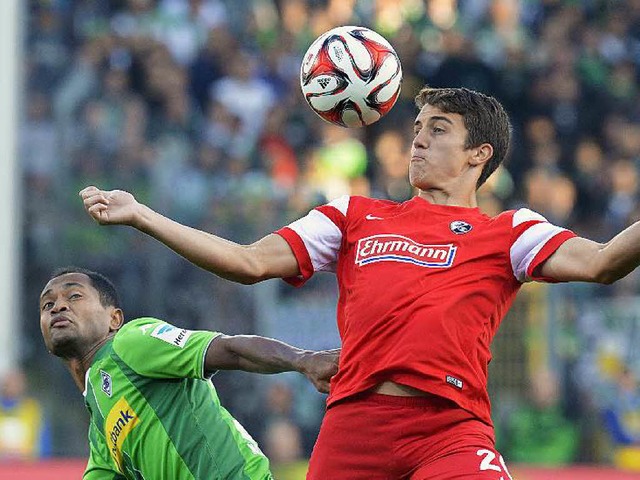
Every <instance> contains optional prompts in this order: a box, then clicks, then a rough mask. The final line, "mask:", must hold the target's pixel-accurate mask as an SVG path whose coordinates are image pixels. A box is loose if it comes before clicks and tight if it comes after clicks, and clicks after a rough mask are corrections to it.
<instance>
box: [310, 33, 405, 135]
mask: <svg viewBox="0 0 640 480" xmlns="http://www.w3.org/2000/svg"><path fill="white" fill-rule="evenodd" d="M401 83H402V68H401V66H400V59H399V58H398V55H397V54H396V52H395V50H394V49H393V47H392V46H391V44H390V43H389V42H387V41H386V40H385V39H384V38H383V37H382V36H381V35H379V34H377V33H376V32H374V31H372V30H369V29H368V28H365V27H337V28H334V29H332V30H329V31H328V32H326V33H324V34H322V35H320V36H319V37H318V38H317V39H316V41H315V42H313V43H312V44H311V46H310V47H309V49H308V50H307V53H305V55H304V59H303V61H302V67H301V68H300V86H301V87H302V93H303V94H304V98H305V100H306V101H307V103H308V104H309V106H310V107H311V109H312V110H313V111H314V112H316V113H317V114H318V115H320V117H322V118H323V119H325V120H326V121H328V122H331V123H335V124H337V125H341V126H343V127H362V126H364V125H371V124H372V123H374V122H376V121H378V120H380V118H382V117H383V116H384V115H385V114H386V113H387V112H389V110H391V107H393V104H394V103H396V100H397V99H398V95H399V94H400V85H401Z"/></svg>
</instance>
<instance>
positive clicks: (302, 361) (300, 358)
mask: <svg viewBox="0 0 640 480" xmlns="http://www.w3.org/2000/svg"><path fill="white" fill-rule="evenodd" d="M311 354H312V352H311V351H310V350H299V351H298V352H296V355H295V358H294V361H293V368H294V370H295V371H296V372H299V373H302V374H303V375H306V374H307V372H308V360H309V356H310V355H311Z"/></svg>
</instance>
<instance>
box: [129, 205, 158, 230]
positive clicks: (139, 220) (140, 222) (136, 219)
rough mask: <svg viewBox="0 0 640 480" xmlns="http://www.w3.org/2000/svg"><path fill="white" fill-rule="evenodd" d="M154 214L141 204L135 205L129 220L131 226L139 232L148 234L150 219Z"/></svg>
mask: <svg viewBox="0 0 640 480" xmlns="http://www.w3.org/2000/svg"><path fill="white" fill-rule="evenodd" d="M153 213H155V212H154V211H153V210H151V208H149V207H147V206H146V205H144V204H142V203H137V204H136V208H135V210H134V213H133V216H132V218H131V226H132V227H134V228H136V229H137V230H140V231H141V232H145V233H148V232H149V226H150V225H151V217H152V216H153Z"/></svg>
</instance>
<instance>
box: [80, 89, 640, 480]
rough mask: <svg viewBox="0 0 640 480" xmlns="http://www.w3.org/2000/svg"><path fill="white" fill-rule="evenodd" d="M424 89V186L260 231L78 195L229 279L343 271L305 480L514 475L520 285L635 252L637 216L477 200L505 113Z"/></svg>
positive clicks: (504, 139)
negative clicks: (500, 399) (492, 370)
mask: <svg viewBox="0 0 640 480" xmlns="http://www.w3.org/2000/svg"><path fill="white" fill-rule="evenodd" d="M416 103H417V105H418V107H419V108H420V112H419V113H418V115H417V117H416V119H415V124H414V130H415V131H414V139H413V143H412V149H411V160H410V166H409V180H410V182H411V184H412V185H413V186H414V187H416V188H417V190H418V194H417V196H416V197H414V198H413V199H411V200H409V201H407V202H404V203H396V202H391V201H386V200H375V199H370V198H363V197H342V198H339V199H337V200H334V201H332V202H330V203H329V204H327V205H324V206H321V207H318V208H316V209H314V210H312V211H311V212H310V213H309V214H308V215H307V216H306V217H304V218H302V219H300V220H297V221H295V222H293V223H292V224H291V225H289V226H287V227H284V228H282V229H280V230H278V231H277V232H276V233H275V234H271V235H267V236H266V237H264V238H262V239H261V240H259V241H257V242H256V243H254V244H252V245H247V246H243V245H239V244H236V243H233V242H230V241H227V240H224V239H221V238H219V237H216V236H214V235H211V234H208V233H204V232H201V231H198V230H194V229H191V228H189V227H186V226H183V225H180V224H178V223H176V222H173V221H172V220H170V219H168V218H166V217H163V216H162V215H160V214H158V213H156V212H154V211H153V210H151V209H150V208H148V207H147V206H144V205H141V204H139V203H138V202H137V201H136V200H135V199H134V197H133V196H132V195H131V194H129V193H126V192H122V191H102V190H99V189H98V188H96V187H88V188H86V189H84V190H83V191H82V192H81V193H80V194H81V196H82V198H83V201H84V205H85V208H86V209H87V211H88V213H89V214H90V215H91V216H92V217H93V218H94V219H95V220H97V221H98V222H99V223H101V224H126V225H131V226H133V227H135V228H137V229H138V230H140V231H142V232H145V233H147V234H149V235H151V236H153V237H155V238H156V239H158V240H159V241H161V242H163V243H165V244H166V245H168V246H169V247H170V248H172V249H173V250H175V251H176V252H178V253H179V254H181V255H182V256H184V257H186V258H187V259H189V260H190V261H192V262H193V263H195V264H197V265H199V266H200V267H202V268H205V269H207V270H209V271H211V272H213V273H215V274H217V275H219V276H221V277H224V278H227V279H230V280H233V281H236V282H241V283H245V284H251V283H255V282H259V281H261V280H264V279H268V278H277V277H280V278H284V279H286V280H287V281H288V282H290V283H292V284H294V285H301V284H303V283H304V282H305V281H306V280H307V279H308V278H309V277H311V276H312V275H313V273H314V272H316V271H329V272H335V274H336V276H337V279H338V284H339V290H340V296H339V301H338V309H337V314H338V328H339V331H340V335H341V339H342V354H341V357H340V366H339V370H338V374H337V375H336V376H335V377H334V378H333V380H332V383H331V393H330V396H329V399H328V402H327V412H326V415H325V418H324V420H323V424H322V427H321V430H320V435H319V437H318V440H317V442H316V446H315V448H314V451H313V455H312V458H311V462H310V469H309V474H308V478H309V479H312V480H327V479H331V480H343V479H344V480H359V479H367V480H378V479H379V480H383V479H384V480H387V479H389V480H391V479H398V480H399V479H410V480H427V479H428V480H454V479H478V480H508V479H509V478H510V476H509V473H508V471H507V467H506V466H505V463H504V460H503V459H502V457H501V456H500V454H499V453H498V452H496V450H495V447H494V437H493V427H492V424H491V417H490V404H489V398H488V394H487V390H486V384H487V365H488V362H489V360H490V358H491V353H490V344H491V341H492V339H493V337H494V334H495V332H496V330H497V328H498V326H499V325H500V322H501V320H502V318H503V317H504V314H505V312H506V311H507V309H508V308H509V306H510V305H511V302H512V301H513V299H514V297H515V295H516V293H517V291H518V289H519V288H520V286H521V285H522V283H523V282H527V281H531V280H537V281H556V282H558V281H573V280H581V281H589V282H600V283H611V282H613V281H615V280H617V279H619V278H622V277H623V276H625V275H626V274H628V273H629V272H631V271H632V270H633V269H634V268H636V266H637V265H638V264H640V224H634V225H633V226H631V227H629V228H628V229H626V230H625V231H623V232H622V233H620V234H619V235H617V236H616V237H615V238H613V239H612V240H611V241H609V242H608V243H606V244H600V243H596V242H593V241H591V240H588V239H585V238H580V237H577V236H576V235H575V234H574V233H573V232H571V231H568V230H566V229H563V228H560V227H557V226H554V225H552V224H550V223H549V222H547V221H546V220H545V219H544V218H543V217H542V216H540V215H538V214H537V213H535V212H532V211H530V210H527V209H520V210H517V211H507V212H504V213H502V214H500V215H498V216H496V217H494V218H489V217H487V216H486V215H484V214H482V213H481V212H480V210H479V209H478V208H477V200H476V190H477V188H478V187H479V186H480V185H482V183H484V181H485V180H486V179H487V178H488V177H489V175H491V173H493V172H494V171H495V169H496V168H497V167H498V166H499V165H500V163H501V162H502V161H503V159H504V157H505V156H506V154H507V151H508V148H509V142H510V135H511V132H510V130H511V129H510V124H509V119H508V117H507V114H506V113H505V111H504V109H503V108H502V106H501V105H500V104H499V102H497V101H496V100H495V99H494V98H492V97H488V96H486V95H483V94H480V93H477V92H473V91H471V90H467V89H458V88H451V89H431V88H424V89H423V90H422V91H421V92H420V93H419V94H418V96H417V97H416Z"/></svg>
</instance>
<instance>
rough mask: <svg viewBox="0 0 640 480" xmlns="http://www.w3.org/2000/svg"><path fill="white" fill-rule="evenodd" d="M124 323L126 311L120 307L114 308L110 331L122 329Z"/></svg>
mask: <svg viewBox="0 0 640 480" xmlns="http://www.w3.org/2000/svg"><path fill="white" fill-rule="evenodd" d="M123 323H124V313H123V312H122V310H121V309H120V308H114V309H113V310H111V321H110V322H109V331H110V332H115V331H117V330H120V327H122V324H123Z"/></svg>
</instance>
